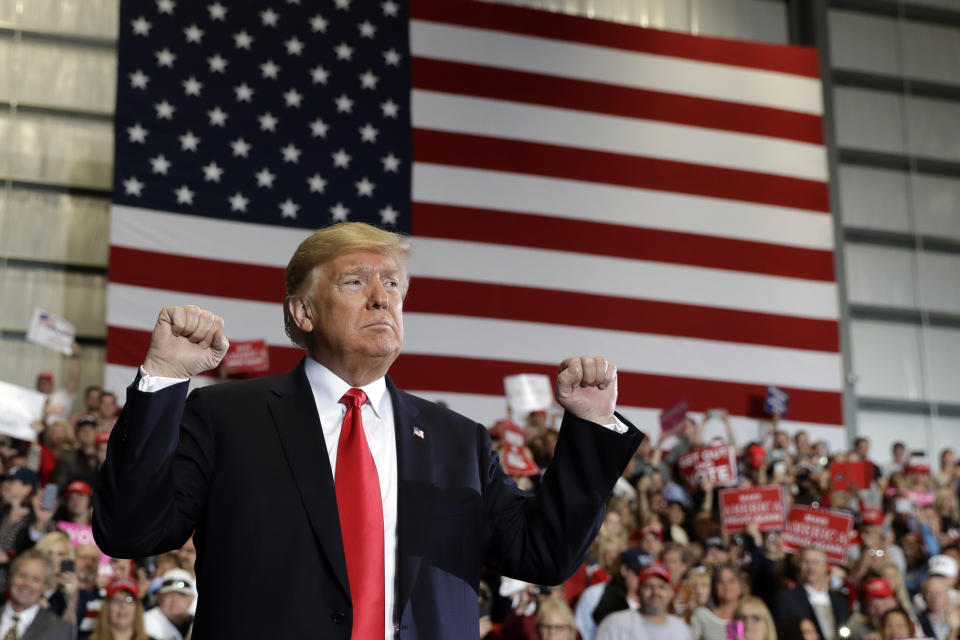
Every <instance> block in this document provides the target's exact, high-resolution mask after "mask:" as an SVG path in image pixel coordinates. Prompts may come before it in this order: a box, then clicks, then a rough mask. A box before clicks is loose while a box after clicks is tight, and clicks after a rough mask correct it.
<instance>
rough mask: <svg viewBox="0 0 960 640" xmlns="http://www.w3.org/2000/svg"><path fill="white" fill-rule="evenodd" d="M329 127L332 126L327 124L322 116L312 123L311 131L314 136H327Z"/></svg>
mask: <svg viewBox="0 0 960 640" xmlns="http://www.w3.org/2000/svg"><path fill="white" fill-rule="evenodd" d="M329 128H330V127H329V126H328V125H327V123H326V122H324V121H323V120H321V119H320V118H317V119H316V120H314V121H313V122H311V123H310V133H311V134H312V135H313V137H314V138H318V137H319V138H326V137H327V130H328V129H329Z"/></svg>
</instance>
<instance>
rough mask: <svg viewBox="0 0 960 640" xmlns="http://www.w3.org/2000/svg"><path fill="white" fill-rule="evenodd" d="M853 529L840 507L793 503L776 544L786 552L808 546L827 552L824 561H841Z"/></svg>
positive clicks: (844, 556)
mask: <svg viewBox="0 0 960 640" xmlns="http://www.w3.org/2000/svg"><path fill="white" fill-rule="evenodd" d="M852 529H853V516H852V515H850V514H849V513H846V512H843V511H834V510H832V509H815V508H814V507H806V506H803V505H794V506H793V507H792V508H791V509H790V513H788V514H787V522H786V525H785V526H784V528H783V538H782V541H781V543H780V546H781V547H782V548H783V550H784V551H786V552H787V553H796V552H797V551H800V550H801V549H806V548H807V547H812V548H814V549H820V550H821V551H823V552H824V553H826V554H827V562H835V563H837V564H843V563H844V562H846V558H847V545H848V544H849V542H850V531H851V530H852Z"/></svg>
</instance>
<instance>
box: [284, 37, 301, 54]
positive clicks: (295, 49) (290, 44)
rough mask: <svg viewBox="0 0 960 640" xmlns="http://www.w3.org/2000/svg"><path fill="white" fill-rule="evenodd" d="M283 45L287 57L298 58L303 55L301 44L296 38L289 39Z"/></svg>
mask: <svg viewBox="0 0 960 640" xmlns="http://www.w3.org/2000/svg"><path fill="white" fill-rule="evenodd" d="M283 45H284V46H285V47H286V48H287V54H288V55H291V56H299V55H300V54H302V53H303V42H301V41H300V40H297V39H296V38H290V39H289V40H287V41H286V42H284V43H283Z"/></svg>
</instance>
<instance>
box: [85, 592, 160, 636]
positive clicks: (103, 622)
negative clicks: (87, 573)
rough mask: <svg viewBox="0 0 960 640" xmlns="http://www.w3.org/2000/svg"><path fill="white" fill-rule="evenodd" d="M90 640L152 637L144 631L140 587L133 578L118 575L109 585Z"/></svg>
mask: <svg viewBox="0 0 960 640" xmlns="http://www.w3.org/2000/svg"><path fill="white" fill-rule="evenodd" d="M90 640H150V638H149V636H147V634H146V632H145V631H144V630H143V605H142V604H141V603H140V589H139V587H138V586H137V581H136V580H133V579H132V578H115V579H114V580H112V581H111V582H110V584H108V585H107V598H106V599H105V600H104V601H103V605H102V606H101V608H100V615H99V616H98V617H97V626H96V627H95V628H94V630H93V634H92V635H91V636H90Z"/></svg>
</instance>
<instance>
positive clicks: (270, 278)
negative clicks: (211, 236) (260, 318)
mask: <svg viewBox="0 0 960 640" xmlns="http://www.w3.org/2000/svg"><path fill="white" fill-rule="evenodd" d="M238 257H239V256H238ZM285 273H286V270H285V269H283V268H282V267H266V266H262V265H256V264H244V263H242V262H226V261H222V260H211V259H208V258H193V257H188V256H180V255H174V254H170V253H159V252H156V251H144V250H140V249H128V248H126V247H117V246H112V247H110V272H109V274H110V275H109V279H110V282H114V283H119V284H129V285H133V286H137V287H150V288H154V289H167V290H170V291H183V292H184V293H198V294H203V295H210V296H220V297H223V298H239V299H242V300H257V301H262V302H276V303H278V304H279V303H281V302H282V301H283V297H284V295H285V292H286V285H285V283H284V278H285Z"/></svg>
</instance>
